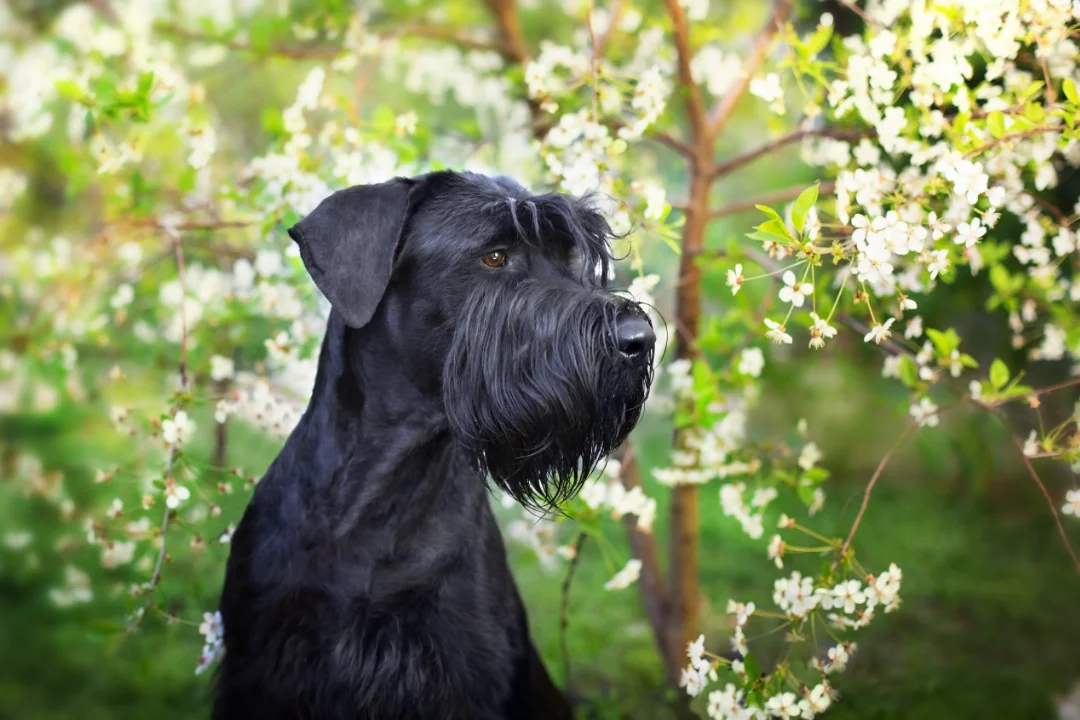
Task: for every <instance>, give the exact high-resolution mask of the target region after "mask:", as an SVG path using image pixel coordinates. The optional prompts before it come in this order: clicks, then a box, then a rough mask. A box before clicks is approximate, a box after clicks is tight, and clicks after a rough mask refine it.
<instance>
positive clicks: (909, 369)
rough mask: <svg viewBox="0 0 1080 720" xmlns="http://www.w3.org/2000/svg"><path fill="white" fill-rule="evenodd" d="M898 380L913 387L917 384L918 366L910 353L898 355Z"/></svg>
mask: <svg viewBox="0 0 1080 720" xmlns="http://www.w3.org/2000/svg"><path fill="white" fill-rule="evenodd" d="M900 382H902V383H904V384H905V385H907V386H908V387H915V386H916V385H918V384H919V368H918V367H917V366H916V365H915V361H914V360H912V359H911V356H910V355H902V356H901V357H900Z"/></svg>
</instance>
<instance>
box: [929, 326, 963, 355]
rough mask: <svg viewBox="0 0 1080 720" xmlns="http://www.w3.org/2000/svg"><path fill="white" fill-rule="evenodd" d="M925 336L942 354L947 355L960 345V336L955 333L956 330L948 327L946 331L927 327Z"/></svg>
mask: <svg viewBox="0 0 1080 720" xmlns="http://www.w3.org/2000/svg"><path fill="white" fill-rule="evenodd" d="M926 334H927V336H928V337H929V338H930V340H931V341H932V342H933V343H934V347H935V348H937V351H938V352H939V353H940V354H942V355H948V354H950V353H952V351H953V350H956V349H957V348H959V347H960V336H959V335H957V334H956V331H955V330H953V329H952V328H949V329H948V331H947V332H941V331H940V330H934V329H933V328H927V330H926Z"/></svg>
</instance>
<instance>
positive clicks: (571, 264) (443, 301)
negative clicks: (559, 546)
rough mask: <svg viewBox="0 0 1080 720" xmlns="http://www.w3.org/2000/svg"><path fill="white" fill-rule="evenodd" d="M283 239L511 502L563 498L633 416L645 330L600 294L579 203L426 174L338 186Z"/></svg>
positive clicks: (605, 265)
mask: <svg viewBox="0 0 1080 720" xmlns="http://www.w3.org/2000/svg"><path fill="white" fill-rule="evenodd" d="M289 234H290V236H292V238H293V239H294V240H295V241H296V242H297V243H298V245H299V248H300V255H301V257H302V258H303V261H304V264H305V266H306V267H307V269H308V272H309V273H310V274H311V276H312V278H313V279H314V281H315V283H316V285H317V286H318V287H319V289H320V290H321V291H322V293H323V294H324V295H325V296H326V297H327V299H328V300H329V301H330V303H331V305H332V306H333V308H334V309H335V310H336V311H337V312H338V313H339V314H340V315H341V317H342V318H343V319H344V321H345V322H346V324H348V325H349V326H351V327H353V328H365V334H366V341H367V342H387V343H394V344H395V345H396V346H397V349H398V350H399V351H401V352H403V353H405V354H407V355H409V356H410V357H411V358H415V360H416V367H417V368H418V372H419V373H420V374H422V375H423V374H426V375H427V376H428V377H427V379H426V381H425V380H424V379H423V378H420V379H419V381H420V382H421V383H424V382H426V383H427V385H428V386H430V387H432V388H434V389H435V392H437V393H438V394H439V395H440V396H441V399H442V404H443V406H444V408H445V412H446V416H447V418H448V421H449V425H450V427H451V430H452V432H453V435H454V437H455V438H456V440H457V442H459V443H460V445H461V446H462V447H463V448H464V449H465V451H466V452H467V453H468V456H469V457H470V458H471V460H472V462H473V463H474V465H475V466H476V468H477V470H479V471H480V472H481V473H489V474H490V475H491V477H492V479H493V480H494V481H495V482H496V483H497V484H498V485H499V486H500V487H502V488H503V489H505V490H506V491H507V492H508V493H510V494H511V495H512V496H513V497H515V498H516V499H518V500H519V501H520V502H522V503H524V504H527V505H540V506H551V505H556V504H558V503H559V502H560V501H562V500H564V499H566V498H567V497H569V496H571V495H572V494H573V493H574V492H575V491H576V490H577V489H578V488H579V487H580V486H581V483H582V482H583V481H584V480H585V478H586V477H587V476H588V475H589V473H590V472H591V471H592V470H593V468H594V467H595V466H596V464H597V462H599V460H600V459H601V458H603V457H604V456H605V455H606V454H608V453H610V452H611V451H613V450H614V449H615V448H616V447H617V446H618V445H619V443H621V442H622V441H623V440H624V439H625V438H626V436H627V435H628V434H629V432H630V430H631V429H633V427H634V425H635V424H636V423H637V421H638V419H639V418H640V416H641V409H642V405H643V403H644V401H645V398H646V395H647V394H648V391H649V385H650V383H651V381H652V367H653V363H652V355H653V344H654V335H653V329H652V325H651V323H650V321H649V319H648V316H647V315H646V314H645V313H644V312H643V311H642V310H641V308H640V307H638V306H637V305H636V304H635V303H633V302H630V301H628V300H626V299H625V298H622V297H618V296H616V295H614V294H613V293H611V292H609V291H608V290H607V288H606V284H607V278H608V270H609V267H610V264H611V256H610V249H609V241H610V238H611V230H610V229H609V227H608V225H607V223H606V222H605V221H604V219H603V217H602V215H601V214H599V213H598V212H597V211H596V210H595V209H594V208H593V207H592V206H591V205H590V204H589V202H588V201H587V200H582V199H577V198H572V197H568V196H565V195H560V194H547V195H532V194H530V193H529V192H527V191H526V190H524V189H523V188H522V187H520V186H519V185H517V184H516V183H514V182H513V181H511V180H508V179H506V178H495V179H493V178H488V177H485V176H482V175H476V174H472V173H455V172H437V173H431V174H429V175H423V176H420V177H417V178H413V179H404V178H401V179H396V180H392V181H390V182H386V183H382V184H379V185H370V186H362V187H353V188H349V189H347V190H342V191H340V192H337V193H335V194H334V195H332V196H330V197H329V198H327V199H326V200H324V201H323V202H322V203H321V204H320V205H319V206H318V207H317V208H316V209H315V211H313V212H312V213H311V214H310V215H308V216H307V217H306V218H304V219H303V220H302V221H301V222H299V223H298V224H297V225H296V226H294V227H293V228H291V229H290V230H289Z"/></svg>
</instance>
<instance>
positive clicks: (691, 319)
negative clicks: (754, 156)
mask: <svg viewBox="0 0 1080 720" xmlns="http://www.w3.org/2000/svg"><path fill="white" fill-rule="evenodd" d="M710 185H711V178H710V174H709V169H708V168H701V167H695V168H694V171H693V175H692V176H691V180H690V200H689V202H688V204H687V209H686V225H685V226H684V227H683V245H682V257H681V259H680V262H679V285H678V288H677V291H676V294H675V318H676V321H677V322H676V325H677V328H676V335H675V337H676V343H675V356H676V357H677V358H687V359H689V358H692V357H693V356H694V353H695V343H696V341H697V336H698V326H699V325H700V319H701V268H700V267H699V266H698V264H697V262H696V259H697V256H698V255H700V254H701V252H702V250H703V249H704V246H705V229H706V227H707V226H708V222H709V213H708V201H709V187H710ZM673 442H674V445H675V447H681V446H682V445H683V443H684V442H685V434H684V433H683V432H682V431H681V430H676V431H675V437H674V440H673ZM698 515H699V513H698V488H697V486H696V485H679V486H677V487H675V488H674V489H673V490H672V496H671V519H670V523H671V531H670V532H671V546H670V548H669V553H670V563H669V564H670V567H671V620H670V622H669V628H668V639H667V645H668V647H669V653H668V656H667V658H666V659H667V662H666V665H667V671H668V679H669V680H670V681H671V682H673V683H677V682H678V677H679V672H680V670H681V668H682V666H683V665H684V664H685V663H684V662H683V660H684V658H683V651H684V649H685V648H686V646H687V644H688V643H689V642H690V641H691V640H693V639H694V635H695V634H696V633H697V619H698V608H699V605H700V591H699V589H698V562H697V557H698Z"/></svg>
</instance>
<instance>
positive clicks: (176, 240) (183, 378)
mask: <svg viewBox="0 0 1080 720" xmlns="http://www.w3.org/2000/svg"><path fill="white" fill-rule="evenodd" d="M164 229H165V231H166V233H167V234H168V236H169V238H170V239H171V240H172V242H173V247H174V250H175V252H176V269H177V280H178V281H179V282H180V290H181V297H180V367H179V373H180V389H181V390H186V389H187V386H188V373H187V339H188V323H187V308H186V305H187V282H186V279H185V273H184V248H183V245H182V244H181V242H180V234H179V233H178V232H176V230H175V229H173V228H169V227H165V228H164ZM175 461H176V447H175V446H170V447H169V451H168V454H167V456H166V459H165V478H166V480H167V481H168V480H172V479H173V465H174V464H175ZM171 514H172V510H171V508H169V504H168V502H166V503H165V516H164V517H163V518H162V519H161V549H160V550H159V551H158V556H157V562H156V563H155V564H154V572H153V573H152V574H151V575H150V583H149V585H148V587H147V591H148V592H149V591H152V590H153V589H154V588H156V587H157V585H158V583H159V582H160V581H161V569H162V567H163V566H164V565H165V557H166V551H165V548H166V544H165V536H166V533H167V532H168V529H169V517H170V516H171ZM149 603H150V601H149V600H147V605H149Z"/></svg>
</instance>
